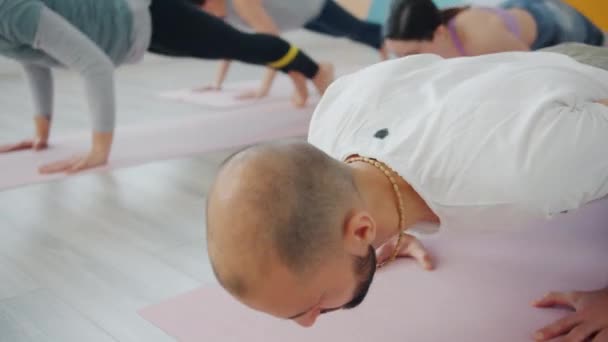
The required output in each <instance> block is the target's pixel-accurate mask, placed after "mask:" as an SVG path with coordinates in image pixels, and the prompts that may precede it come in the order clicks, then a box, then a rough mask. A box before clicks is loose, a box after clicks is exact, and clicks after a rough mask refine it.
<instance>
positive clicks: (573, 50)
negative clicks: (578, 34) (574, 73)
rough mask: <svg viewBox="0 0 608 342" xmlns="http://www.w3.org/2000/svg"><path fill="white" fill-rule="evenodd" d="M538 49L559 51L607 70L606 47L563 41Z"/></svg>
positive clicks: (607, 56) (607, 51)
mask: <svg viewBox="0 0 608 342" xmlns="http://www.w3.org/2000/svg"><path fill="white" fill-rule="evenodd" d="M538 51H548V52H557V53H561V54H564V55H566V56H570V57H572V58H574V59H575V60H577V61H579V62H580V63H583V64H587V65H591V66H594V67H596V68H601V69H604V70H608V47H599V46H591V45H586V44H582V43H565V44H560V45H556V46H552V47H548V48H544V49H541V50H538Z"/></svg>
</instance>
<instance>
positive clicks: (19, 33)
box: [0, 0, 44, 46]
mask: <svg viewBox="0 0 608 342" xmlns="http://www.w3.org/2000/svg"><path fill="white" fill-rule="evenodd" d="M43 7H44V5H43V4H42V2H41V1H39V0H25V1H11V0H0V37H1V38H2V39H3V40H5V41H7V42H10V43H11V44H15V45H28V46H31V45H32V44H33V42H34V39H35V37H36V32H37V31H38V19H39V18H40V13H41V11H42V8H43Z"/></svg>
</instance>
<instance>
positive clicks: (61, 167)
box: [39, 132, 113, 174]
mask: <svg viewBox="0 0 608 342" xmlns="http://www.w3.org/2000/svg"><path fill="white" fill-rule="evenodd" d="M112 139H113V134H112V133H101V132H96V133H93V148H92V149H91V151H90V152H89V154H87V155H85V156H75V157H72V158H70V159H66V160H60V161H57V162H54V163H51V164H47V165H44V166H42V167H41V168H40V169H39V172H40V173H43V174H52V173H60V172H65V173H76V172H80V171H83V170H87V169H92V168H95V167H99V166H103V165H105V164H106V163H107V162H108V158H109V156H110V150H111V149H112Z"/></svg>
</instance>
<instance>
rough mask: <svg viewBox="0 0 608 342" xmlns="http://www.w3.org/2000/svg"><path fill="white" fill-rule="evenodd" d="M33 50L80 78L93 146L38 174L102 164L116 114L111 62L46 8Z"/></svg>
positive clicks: (108, 153) (107, 156)
mask: <svg viewBox="0 0 608 342" xmlns="http://www.w3.org/2000/svg"><path fill="white" fill-rule="evenodd" d="M34 47H35V48H37V49H40V50H42V51H44V52H45V53H46V54H48V55H49V56H51V57H53V58H54V59H55V60H57V61H58V62H59V63H61V64H62V65H64V66H65V67H67V68H69V69H72V70H75V71H77V72H79V73H80V74H81V75H82V77H83V79H84V83H85V89H86V93H87V97H88V101H89V107H90V110H91V115H92V121H93V141H92V143H93V146H92V148H91V150H90V151H89V153H88V154H87V155H84V156H80V157H78V158H74V159H70V160H69V161H61V162H59V163H53V164H51V165H47V166H43V167H42V168H41V169H40V171H41V172H44V173H54V172H76V171H80V170H84V169H88V168H92V167H96V166H100V165H103V164H105V163H106V162H107V161H108V158H109V155H110V150H111V146H112V137H113V130H114V120H115V111H116V108H115V99H114V65H113V63H112V61H111V60H110V59H109V57H108V56H107V55H106V54H105V53H104V52H103V51H101V49H100V48H99V47H98V46H97V45H96V44H95V43H93V42H92V41H91V40H90V39H89V38H88V37H86V36H85V35H84V34H82V33H81V32H80V31H79V30H78V29H76V28H75V27H74V26H72V25H71V24H70V23H68V22H67V21H66V20H65V19H63V18H62V17H60V16H59V15H57V14H56V13H54V12H52V11H51V10H49V9H46V8H45V9H44V10H43V11H42V13H41V15H40V22H39V27H38V39H37V40H36V43H35V44H34Z"/></svg>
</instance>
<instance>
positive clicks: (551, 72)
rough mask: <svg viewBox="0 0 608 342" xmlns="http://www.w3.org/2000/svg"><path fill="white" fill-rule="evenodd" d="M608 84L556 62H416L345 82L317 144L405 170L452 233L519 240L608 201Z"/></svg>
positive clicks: (320, 122) (558, 58) (319, 114)
mask: <svg viewBox="0 0 608 342" xmlns="http://www.w3.org/2000/svg"><path fill="white" fill-rule="evenodd" d="M603 98H608V72H606V71H604V70H600V69H597V68H593V67H589V66H586V65H583V64H580V63H578V62H576V61H574V60H572V59H571V58H569V57H566V56H563V55H559V54H553V53H540V52H538V53H521V52H510V53H501V54H494V55H485V56H479V57H472V58H456V59H445V60H444V59H442V58H441V57H438V56H434V55H417V56H412V57H408V58H402V59H398V60H393V61H388V62H384V63H380V64H377V65H374V66H371V67H369V68H366V69H364V70H362V71H359V72H357V73H354V74H351V75H348V76H345V77H342V78H340V79H339V80H337V81H336V82H335V83H334V84H333V85H332V86H331V87H330V88H329V89H328V91H327V92H326V94H325V95H324V96H323V98H322V100H321V102H320V104H319V106H318V107H317V109H316V111H315V113H314V115H313V119H312V122H311V126H310V132H309V142H310V143H312V144H313V145H315V146H317V147H318V148H320V149H322V150H323V151H325V152H326V153H328V154H330V155H331V156H333V157H334V158H337V159H341V160H343V159H344V158H346V157H348V156H349V155H353V154H359V155H363V156H367V157H372V158H377V159H379V160H381V161H383V162H385V163H387V164H388V165H390V166H391V167H392V168H393V169H395V170H396V171H397V172H399V174H400V175H401V176H402V177H403V178H404V179H405V180H406V181H407V182H408V183H410V184H411V185H412V186H413V187H414V188H415V189H416V190H417V192H418V193H419V194H420V195H421V196H422V198H424V199H425V200H426V202H427V204H428V205H429V206H430V207H431V208H432V209H433V210H434V211H435V213H436V214H437V215H438V216H439V218H440V220H441V226H442V228H443V227H449V229H501V228H505V229H510V228H512V227H515V226H517V225H519V224H521V223H523V222H528V221H529V220H535V219H545V218H546V217H548V216H551V215H554V214H558V213H560V212H563V211H567V210H571V209H576V208H578V207H580V206H581V205H583V204H585V203H588V202H590V201H592V200H595V199H599V198H602V197H604V196H606V195H607V194H608V107H607V106H604V105H601V104H598V103H595V102H594V101H596V100H599V99H603Z"/></svg>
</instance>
